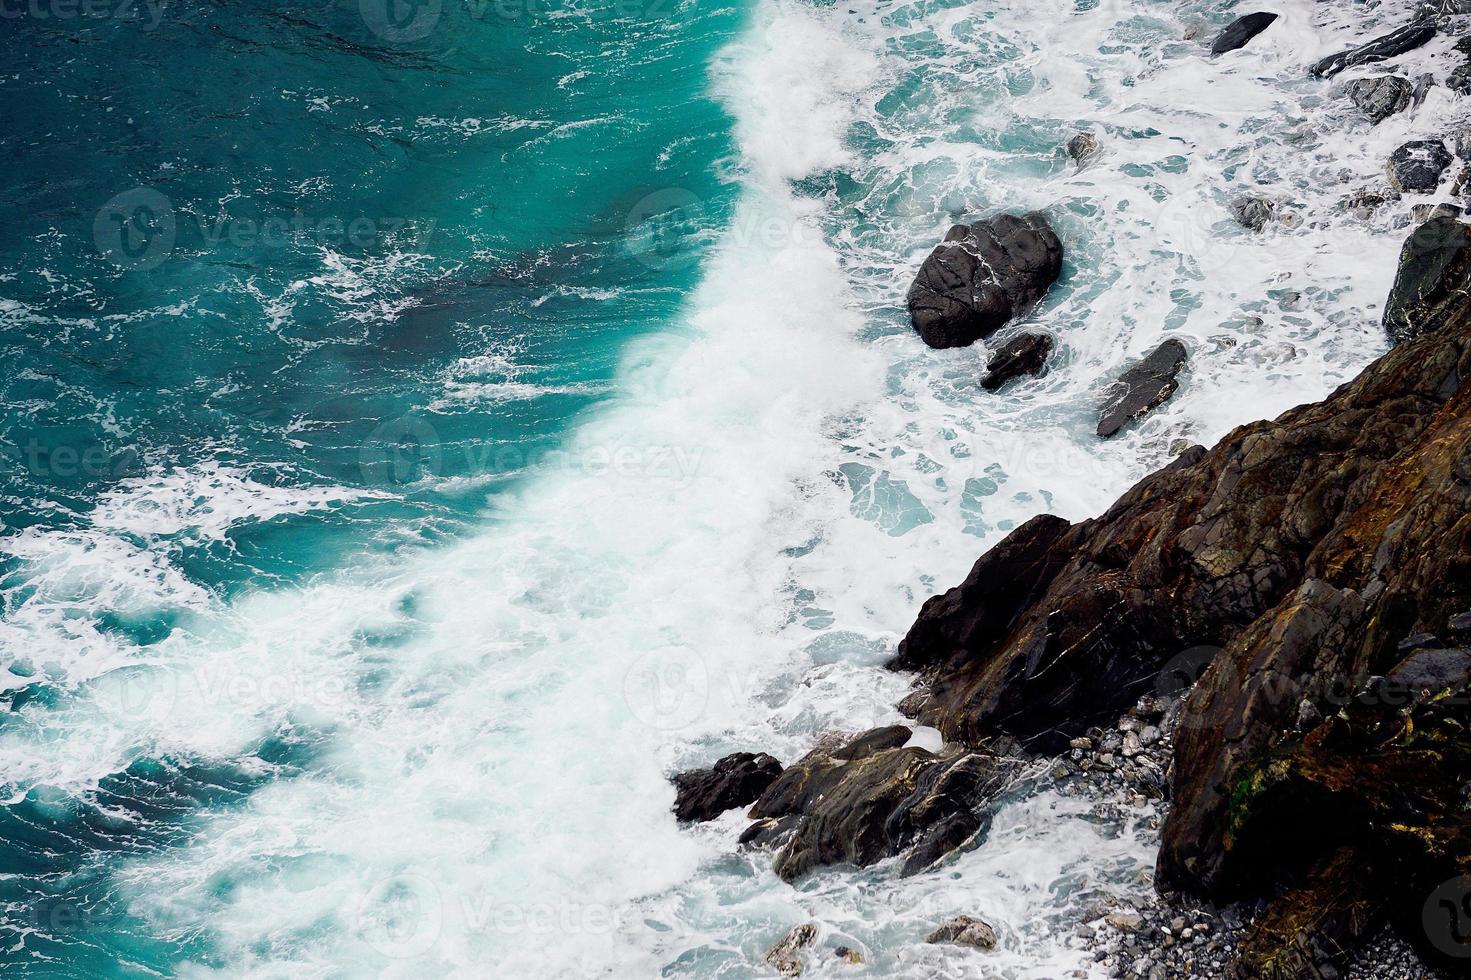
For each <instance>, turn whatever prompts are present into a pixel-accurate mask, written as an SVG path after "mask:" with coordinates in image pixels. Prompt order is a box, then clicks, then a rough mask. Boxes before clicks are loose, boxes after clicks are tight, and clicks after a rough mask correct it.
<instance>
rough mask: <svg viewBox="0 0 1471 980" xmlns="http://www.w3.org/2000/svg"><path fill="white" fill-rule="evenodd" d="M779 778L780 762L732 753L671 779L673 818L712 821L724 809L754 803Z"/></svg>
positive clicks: (763, 757)
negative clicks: (708, 766)
mask: <svg viewBox="0 0 1471 980" xmlns="http://www.w3.org/2000/svg"><path fill="white" fill-rule="evenodd" d="M780 775H781V763H780V762H777V761H776V760H775V759H773V758H772V757H771V756H769V755H767V754H766V753H764V752H762V753H759V754H754V755H753V754H752V753H750V752H736V753H735V754H733V755H728V756H726V757H725V758H723V759H721V760H720V761H719V762H717V763H715V765H714V766H712V767H710V768H709V769H691V770H689V771H688V772H682V773H679V774H677V775H676V776H675V777H674V779H673V783H674V815H675V817H676V818H678V820H679V821H680V822H681V823H691V822H700V821H704V820H714V819H715V818H716V817H718V816H720V815H721V814H722V813H724V812H725V811H726V810H733V809H735V808H736V807H738V806H745V805H746V804H748V803H753V802H755V801H756V799H757V797H759V796H760V795H761V794H762V793H764V792H765V791H766V787H768V786H770V785H771V784H772V783H773V782H774V781H775V780H776V777H777V776H780Z"/></svg>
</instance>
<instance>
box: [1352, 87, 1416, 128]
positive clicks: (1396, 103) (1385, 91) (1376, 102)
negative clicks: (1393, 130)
mask: <svg viewBox="0 0 1471 980" xmlns="http://www.w3.org/2000/svg"><path fill="white" fill-rule="evenodd" d="M1346 91H1347V93H1348V97H1349V100H1350V101H1351V102H1353V104H1354V105H1356V106H1358V107H1359V111H1360V112H1362V113H1363V114H1364V115H1366V116H1368V117H1369V121H1370V122H1372V123H1375V124H1378V123H1381V122H1383V121H1384V120H1386V119H1388V118H1389V117H1390V116H1392V115H1394V114H1395V113H1396V112H1399V111H1401V110H1403V109H1405V108H1407V107H1408V106H1409V104H1410V98H1411V96H1412V95H1414V91H1415V87H1414V86H1413V85H1411V84H1410V80H1409V79H1407V78H1401V77H1400V76H1399V75H1377V76H1375V77H1374V78H1356V79H1354V80H1353V81H1351V82H1349V83H1348V86H1347V88H1346Z"/></svg>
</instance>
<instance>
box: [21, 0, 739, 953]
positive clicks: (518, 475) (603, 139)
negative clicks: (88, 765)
mask: <svg viewBox="0 0 1471 980" xmlns="http://www.w3.org/2000/svg"><path fill="white" fill-rule="evenodd" d="M116 11H117V8H116V7H115V6H114V7H110V8H109V11H108V12H106V14H100V15H98V16H77V15H75V12H73V14H74V15H73V16H70V17H66V16H61V17H58V16H51V17H45V16H36V15H32V16H23V17H20V18H19V19H7V20H6V21H5V23H4V31H3V32H0V64H3V65H4V66H5V67H4V69H3V72H0V105H3V106H4V108H3V110H0V113H3V126H0V131H3V135H0V146H3V153H4V159H5V172H6V182H7V194H6V195H5V197H4V199H3V201H0V227H3V228H4V229H5V231H4V234H3V236H0V328H3V332H0V345H3V354H0V356H3V358H4V361H5V363H6V364H7V365H9V369H8V370H7V371H6V377H5V379H4V381H3V383H0V402H3V423H0V460H3V471H0V494H3V500H4V514H5V524H6V527H5V533H6V534H8V535H11V538H10V540H11V542H12V543H14V542H15V541H16V540H18V539H17V538H16V537H15V536H16V535H22V536H23V535H24V534H25V533H27V530H28V529H29V533H31V534H33V535H44V536H46V537H45V538H44V540H47V541H49V542H51V544H50V545H48V546H47V549H50V548H53V547H55V546H56V543H57V542H61V541H71V542H73V543H75V544H76V546H77V548H78V549H80V550H81V551H82V552H83V553H84V554H93V555H98V556H102V555H104V553H105V557H99V560H100V561H101V562H103V563H110V562H112V561H113V560H114V559H115V558H116V557H117V555H118V554H121V555H124V556H137V555H138V554H141V553H146V552H151V553H155V554H163V555H165V556H166V562H167V563H168V564H169V565H170V566H171V569H172V570H171V572H170V574H171V575H174V574H176V575H178V576H180V577H181V579H182V580H184V581H187V583H188V584H189V587H190V588H191V589H196V590H199V591H202V592H205V593H209V594H210V595H212V596H214V597H215V599H214V600H210V601H223V600H227V599H228V598H229V597H231V596H234V595H236V594H239V593H241V592H242V591H253V590H260V589H262V588H272V587H281V586H284V585H288V584H294V583H302V582H306V581H310V580H311V579H312V577H313V576H316V575H319V574H322V573H324V572H325V571H328V570H332V569H335V568H338V567H340V566H342V565H343V564H344V563H355V562H361V561H362V560H363V559H364V556H365V555H372V554H375V553H376V554H384V553H396V552H402V551H405V550H409V551H412V550H415V549H422V548H424V547H426V546H434V545H442V544H443V543H445V542H446V541H448V540H453V539H454V538H456V537H457V536H460V535H462V534H463V533H464V532H465V530H466V528H467V527H469V526H471V525H472V524H473V523H475V522H476V521H477V520H478V519H479V517H480V515H482V514H483V513H484V511H485V509H486V507H487V501H488V499H489V498H491V497H493V496H495V495H496V494H498V493H500V492H502V491H503V490H504V489H506V488H508V487H513V486H515V485H516V484H517V483H518V481H520V480H521V479H522V478H523V477H524V475H525V474H526V473H527V472H528V471H534V470H536V469H537V468H538V467H539V466H544V465H546V461H547V459H548V458H549V457H548V455H547V454H548V453H549V452H551V451H553V450H555V449H556V448H557V447H559V446H560V445H561V441H562V437H563V434H564V433H565V431H566V430H567V427H568V425H569V423H571V421H572V420H573V419H574V418H576V417H577V416H578V414H579V413H581V412H584V411H586V410H587V409H588V408H589V407H590V406H593V405H595V404H596V403H598V402H599V401H600V400H601V399H602V398H603V397H605V396H606V393H607V389H608V385H609V382H610V379H611V377H612V375H613V371H614V368H615V365H616V362H617V357H618V355H619V352H620V351H621V350H622V349H623V347H624V346H625V345H626V344H627V342H628V341H629V339H630V338H632V337H636V336H639V335H641V334H644V333H646V332H648V331H651V330H656V329H659V328H661V327H665V326H667V324H668V320H669V319H670V317H671V314H672V312H673V311H674V310H676V309H677V308H678V306H679V304H680V303H681V302H682V301H683V298H684V297H685V296H686V295H687V293H688V290H689V288H690V287H691V285H692V283H693V282H694V280H695V277H696V275H697V273H698V261H697V260H698V258H699V255H700V250H701V248H703V246H704V244H705V243H706V242H707V241H708V240H709V238H710V232H711V231H713V230H714V229H717V228H718V227H719V226H720V225H721V223H722V222H723V221H724V220H725V218H726V216H727V215H728V212H729V208H730V201H731V198H732V196H733V193H732V191H731V189H730V184H729V181H728V180H727V179H726V178H725V177H724V176H723V175H722V166H723V161H725V160H726V159H727V158H728V157H729V156H730V154H731V153H732V141H731V137H730V134H729V129H730V121H729V119H728V118H727V117H726V115H725V113H724V110H723V109H722V108H721V107H720V106H719V105H718V104H717V103H716V102H715V101H713V100H712V99H711V98H710V97H709V95H708V94H707V93H708V90H709V64H710V61H711V58H712V57H713V54H714V52H715V51H716V50H717V49H718V48H719V47H720V46H721V45H722V44H724V43H726V42H727V41H728V39H729V38H730V37H731V36H732V35H733V34H734V32H736V31H737V30H738V29H739V28H740V26H741V23H742V17H743V14H742V9H741V7H740V6H739V5H737V4H733V3H725V4H722V3H684V4H676V3H675V2H674V0H668V2H664V0H655V2H651V3H646V4H629V3H626V2H619V3H600V2H593V3H569V4H564V3H560V2H558V3H555V4H544V3H541V2H539V0H528V2H526V3H502V4H490V3H485V4H475V5H464V4H459V3H445V4H439V3H437V2H436V3H433V4H426V5H421V6H419V7H414V6H412V5H400V4H398V2H397V0H393V6H392V7H390V6H389V5H388V4H375V3H374V2H373V0H364V2H363V3H362V4H361V5H359V4H357V3H337V4H333V5H324V4H302V3H289V2H286V3H283V2H274V0H273V2H250V3H244V4H230V5H219V4H207V3H188V4H168V5H165V6H162V7H156V8H153V7H146V6H143V5H138V6H137V7H136V8H135V11H134V12H135V14H136V16H122V17H119V16H115V13H116ZM42 13H43V14H44V13H45V8H42ZM149 486H152V487H158V486H163V487H166V488H171V490H169V491H168V492H167V493H166V494H165V496H164V497H163V498H160V497H158V496H156V495H155V496H153V497H145V499H143V500H142V501H141V502H140V503H138V504H137V506H136V507H132V506H130V507H127V508H125V510H126V514H124V515H123V516H122V517H120V518H119V519H118V520H116V521H115V522H114V523H113V524H112V525H111V526H109V527H107V528H106V532H107V533H106V536H105V539H102V540H99V539H98V538H97V537H95V535H97V534H98V527H97V525H98V523H99V518H98V516H97V515H98V510H99V508H101V509H103V510H106V509H107V507H108V501H115V500H119V499H123V498H125V497H126V495H127V493H128V492H129V491H136V490H137V489H138V488H140V487H149ZM262 508H264V513H263V516H262V514H261V511H262ZM69 534H70V535H71V536H70V537H69V536H68V535H69ZM36 540H41V538H39V537H38V538H36ZM109 549H112V550H109ZM18 551H19V552H20V553H17V552H18ZM114 552H116V554H114ZM52 555H54V551H50V550H46V553H45V555H43V557H50V556H52ZM36 557H37V556H36V555H35V554H34V553H27V552H26V551H25V549H24V548H21V549H15V548H12V549H11V550H10V551H9V552H8V553H7V555H6V562H5V564H4V566H3V567H0V573H3V575H4V578H3V584H4V586H5V589H6V591H5V611H6V612H7V613H8V614H9V615H10V617H11V620H12V623H11V626H10V630H9V632H8V633H6V635H5V636H4V637H3V641H4V645H5V647H6V650H7V653H8V656H7V658H6V659H7V661H8V662H9V663H10V670H9V672H8V674H5V675H3V676H4V678H5V680H4V681H3V682H0V688H3V689H4V694H3V696H4V698H5V701H6V702H7V704H8V706H9V708H10V710H9V711H7V712H6V713H4V714H3V715H0V735H3V737H4V738H5V739H6V742H7V745H9V746H10V747H11V749H12V750H13V749H14V747H15V746H17V745H19V744H33V745H34V744H35V743H37V742H40V743H43V744H44V743H45V741H46V740H47V739H48V738H51V737H64V736H63V735H62V734H61V733H60V732H58V731H55V730H54V728H53V726H58V725H63V724H64V723H63V722H61V721H60V720H59V719H60V718H63V717H65V716H66V712H67V710H68V707H69V705H70V704H71V703H72V702H73V700H74V699H76V698H78V697H82V696H84V695H85V689H86V686H87V684H88V682H89V681H91V680H92V679H93V678H94V677H95V676H97V675H99V674H101V673H104V672H106V671H107V670H109V669H110V668H111V667H113V666H116V665H117V664H116V662H115V661H114V660H112V659H110V658H111V657H112V656H113V655H118V656H121V657H123V658H124V659H126V660H129V661H146V660H147V659H148V657H149V649H150V648H151V647H152V646H153V645H154V644H156V643H158V642H160V641H163V640H164V639H166V638H168V637H169V636H171V635H175V636H176V634H177V631H178V630H179V629H181V628H183V627H181V625H180V619H181V617H183V616H185V615H186V614H185V613H184V612H182V611H181V610H180V609H179V608H178V606H177V605H176V604H172V603H167V602H166V603H162V604H159V603H155V602H145V601H137V602H129V601H127V598H126V597H124V598H123V600H122V601H119V597H117V596H115V595H111V596H110V595H99V594H98V588H95V587H94V586H95V582H94V581H92V580H90V579H88V578H87V576H86V575H85V574H80V575H77V574H73V572H65V573H58V574H59V575H60V579H64V581H62V580H60V579H58V580H51V579H47V577H46V576H45V575H44V574H40V573H38V570H37V566H38V562H37V560H36ZM123 560H126V558H124V559H123ZM40 564H42V565H44V564H45V562H44V561H42V562H40ZM69 643H73V644H74V643H80V644H81V652H80V653H78V652H77V649H76V648H75V647H72V648H70V649H68V644H69ZM53 645H54V646H53ZM123 757H124V758H126V759H130V760H131V761H130V762H129V764H128V765H127V767H126V768H125V769H124V770H123V771H119V772H116V773H114V774H112V775H109V776H107V777H105V778H104V779H102V780H101V781H100V782H99V783H98V784H97V785H95V786H91V787H87V788H85V789H84V790H83V791H81V792H79V793H77V792H71V791H68V790H64V789H63V790H54V791H52V790H48V788H47V787H45V786H43V785H38V783H43V782H44V780H42V779H37V778H35V777H34V774H33V773H29V772H27V771H25V769H24V767H21V766H12V767H10V772H9V773H8V774H7V777H8V778H7V782H6V786H5V791H4V794H3V795H5V796H7V797H9V799H8V803H7V805H6V806H5V808H4V809H3V810H0V868H3V869H4V871H5V875H4V877H3V879H0V901H3V909H4V913H5V915H4V926H3V935H0V965H3V968H5V969H6V970H7V972H9V970H10V969H14V968H23V970H24V971H25V972H29V973H33V974H35V975H57V976H83V975H96V974H99V973H102V972H106V971H107V969H108V968H109V967H113V966H118V965H121V964H126V966H127V969H126V970H125V971H124V972H128V973H130V974H131V973H134V972H153V971H160V972H163V973H168V972H170V971H171V970H172V969H174V968H175V967H176V965H177V964H179V963H182V962H185V961H189V962H193V963H196V964H215V965H220V961H219V960H218V959H217V957H216V954H215V952H214V951H213V950H212V941H211V940H212V937H211V935H210V934H209V933H208V932H207V931H199V932H195V933H191V934H188V935H180V936H177V937H174V938H170V939H169V940H167V941H164V940H161V939H160V938H159V937H158V930H157V929H156V928H154V927H152V926H150V924H149V923H146V922H141V921H139V920H138V919H137V918H136V917H134V916H131V915H130V914H129V913H128V912H127V910H126V907H125V904H124V903H122V902H120V901H118V900H117V898H116V895H115V883H114V882H113V880H112V878H111V872H112V869H113V868H114V867H115V865H116V862H117V861H118V860H119V859H120V858H121V857H123V856H128V855H136V854H139V853H149V852H155V851H159V850H165V849H168V848H171V847H177V846H180V845H182V844H184V843H185V842H187V841H188V840H189V839H190V836H191V831H192V828H193V826H194V823H195V821H196V819H197V817H198V816H199V814H200V813H201V812H202V811H211V810H216V809H220V808H229V807H232V806H238V805H239V804H240V802H241V801H242V800H244V799H246V798H248V797H249V796H250V794H251V793H252V792H253V791H254V790H255V789H257V788H258V787H259V786H260V785H262V783H263V782H265V781H268V780H270V779H275V778H287V777H289V776H290V775H291V774H293V773H299V772H301V771H302V770H303V769H306V768H309V767H311V766H312V764H313V762H312V758H313V749H312V744H311V739H303V740H298V741H293V738H292V736H291V735H290V734H289V733H288V734H287V735H285V736H282V737H273V738H269V739H265V740H262V741H261V742H260V744H259V746H258V749H257V751H255V752H254V753H253V754H251V755H248V756H246V757H244V758H237V759H230V760H228V761H227V762H224V763H219V762H214V763H208V764H206V763H201V762H199V761H198V760H193V759H187V758H178V757H170V756H167V755H156V754H154V753H153V752H152V751H151V750H150V749H149V748H148V747H147V746H145V745H138V746H136V747H134V748H132V749H130V750H127V751H125V752H124V754H123ZM28 777H31V778H28Z"/></svg>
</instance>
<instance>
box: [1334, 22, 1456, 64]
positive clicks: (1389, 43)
mask: <svg viewBox="0 0 1471 980" xmlns="http://www.w3.org/2000/svg"><path fill="white" fill-rule="evenodd" d="M1434 36H1435V25H1434V24H1432V23H1430V22H1429V21H1426V20H1417V21H1415V22H1414V23H1411V24H1407V25H1406V26H1404V27H1401V28H1400V29H1399V30H1397V31H1391V32H1390V33H1388V34H1385V35H1384V36H1383V37H1376V38H1375V39H1374V40H1372V41H1369V42H1366V43H1364V44H1360V45H1359V46H1358V47H1354V48H1349V49H1348V50H1347V51H1340V52H1339V53H1338V54H1334V55H1329V56H1328V57H1326V58H1324V59H1323V60H1322V61H1319V62H1318V63H1317V64H1315V65H1313V67H1312V68H1310V69H1308V73H1309V74H1312V75H1316V76H1318V77H1319V78H1332V77H1333V76H1334V75H1337V74H1338V73H1339V72H1341V71H1343V70H1344V69H1345V68H1356V67H1358V66H1359V65H1369V64H1373V63H1375V62H1379V61H1387V60H1389V59H1390V58H1394V57H1397V56H1398V55H1402V54H1404V53H1405V52H1406V51H1413V50H1414V49H1415V48H1418V47H1420V46H1421V45H1422V44H1425V43H1426V42H1427V41H1429V40H1430V39H1431V38H1433V37H1434Z"/></svg>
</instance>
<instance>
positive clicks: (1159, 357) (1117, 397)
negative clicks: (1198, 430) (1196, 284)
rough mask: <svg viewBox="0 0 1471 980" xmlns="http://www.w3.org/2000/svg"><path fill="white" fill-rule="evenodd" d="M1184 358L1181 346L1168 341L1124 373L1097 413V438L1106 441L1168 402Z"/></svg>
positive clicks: (1177, 387) (1184, 352)
mask: <svg viewBox="0 0 1471 980" xmlns="http://www.w3.org/2000/svg"><path fill="white" fill-rule="evenodd" d="M1188 357H1189V351H1187V350H1186V349H1185V345H1184V344H1182V343H1180V342H1179V341H1178V340H1173V339H1171V340H1167V341H1165V342H1164V343H1162V344H1160V345H1159V346H1158V347H1156V348H1155V349H1154V350H1152V351H1150V352H1149V353H1148V354H1147V355H1146V356H1145V357H1144V359H1143V360H1141V361H1140V362H1139V363H1138V364H1135V365H1134V366H1133V367H1131V368H1129V370H1127V371H1125V372H1124V373H1123V375H1121V376H1120V377H1119V379H1118V380H1117V381H1115V382H1114V384H1113V387H1112V389H1111V390H1110V392H1109V396H1108V401H1107V402H1106V403H1105V404H1104V406H1103V409H1102V411H1100V412H1099V413H1098V437H1099V438H1100V439H1107V438H1108V437H1109V436H1111V435H1114V434H1115V433H1117V432H1118V431H1119V430H1120V429H1122V428H1123V427H1124V426H1126V425H1128V424H1129V423H1130V422H1132V421H1134V420H1135V419H1137V418H1141V417H1143V416H1145V415H1147V414H1149V413H1150V412H1152V411H1153V410H1154V409H1156V408H1158V407H1159V406H1160V405H1163V404H1164V403H1165V402H1167V401H1169V399H1170V397H1171V396H1172V395H1174V393H1175V392H1176V391H1177V390H1179V387H1180V383H1179V381H1177V380H1176V378H1177V377H1178V376H1179V374H1180V369H1181V368H1183V367H1184V366H1185V361H1186V359H1187V358H1188Z"/></svg>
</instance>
